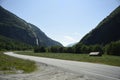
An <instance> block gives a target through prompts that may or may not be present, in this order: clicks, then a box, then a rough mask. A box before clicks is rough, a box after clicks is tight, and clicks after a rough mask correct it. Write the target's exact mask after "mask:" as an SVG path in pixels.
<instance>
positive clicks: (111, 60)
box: [17, 51, 120, 66]
mask: <svg viewBox="0 0 120 80" xmlns="http://www.w3.org/2000/svg"><path fill="white" fill-rule="evenodd" d="M17 53H18V54H24V55H32V56H40V57H48V58H57V59H64V60H74V61H82V62H92V63H100V64H107V65H113V66H120V56H112V55H103V56H101V57H99V56H96V57H95V56H89V55H88V54H70V53H34V52H32V51H22V52H17Z"/></svg>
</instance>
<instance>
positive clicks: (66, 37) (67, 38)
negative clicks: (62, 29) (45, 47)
mask: <svg viewBox="0 0 120 80" xmlns="http://www.w3.org/2000/svg"><path fill="white" fill-rule="evenodd" d="M64 38H65V39H66V40H67V41H68V42H69V41H70V42H75V41H76V40H75V39H74V38H72V37H71V36H64Z"/></svg>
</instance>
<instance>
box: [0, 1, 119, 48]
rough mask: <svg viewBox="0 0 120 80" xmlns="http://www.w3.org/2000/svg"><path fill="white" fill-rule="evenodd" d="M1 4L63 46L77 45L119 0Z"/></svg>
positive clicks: (2, 2) (0, 2) (8, 2)
mask: <svg viewBox="0 0 120 80" xmlns="http://www.w3.org/2000/svg"><path fill="white" fill-rule="evenodd" d="M0 5H1V6H2V7H4V8H5V9H7V10H9V11H11V12H12V13H14V14H16V15H17V16H18V17H20V18H22V19H24V20H26V21H27V22H29V23H32V24H34V25H36V26H37V27H39V28H40V29H41V30H42V31H43V32H44V33H45V34H46V35H47V36H49V37H50V38H52V39H53V40H56V41H58V42H60V43H62V44H63V45H64V46H66V45H68V44H71V43H76V42H79V41H80V40H81V38H82V37H83V36H85V34H87V33H88V32H89V31H91V30H92V29H94V28H95V27H96V26H97V25H98V24H99V22H100V21H102V20H103V19H104V18H105V17H107V16H108V15H109V14H110V13H111V12H112V11H113V10H114V9H115V8H117V7H118V6H119V5H120V0H0Z"/></svg>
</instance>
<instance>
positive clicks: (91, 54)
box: [89, 52, 102, 56]
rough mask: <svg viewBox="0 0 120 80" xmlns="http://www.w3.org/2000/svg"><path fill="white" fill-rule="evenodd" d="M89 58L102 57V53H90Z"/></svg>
mask: <svg viewBox="0 0 120 80" xmlns="http://www.w3.org/2000/svg"><path fill="white" fill-rule="evenodd" d="M89 56H102V54H101V53H100V52H90V53H89Z"/></svg>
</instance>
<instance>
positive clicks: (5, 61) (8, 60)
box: [0, 52, 36, 74]
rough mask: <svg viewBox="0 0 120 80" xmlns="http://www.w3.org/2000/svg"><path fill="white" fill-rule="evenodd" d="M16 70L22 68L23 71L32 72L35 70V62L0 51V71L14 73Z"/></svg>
mask: <svg viewBox="0 0 120 80" xmlns="http://www.w3.org/2000/svg"><path fill="white" fill-rule="evenodd" d="M17 70H22V71H23V72H24V73H29V72H32V71H34V70H36V65H35V62H33V61H29V60H22V59H18V58H15V57H10V56H7V55H4V54H3V53H2V52H0V71H3V73H4V74H7V73H16V71H17Z"/></svg>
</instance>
